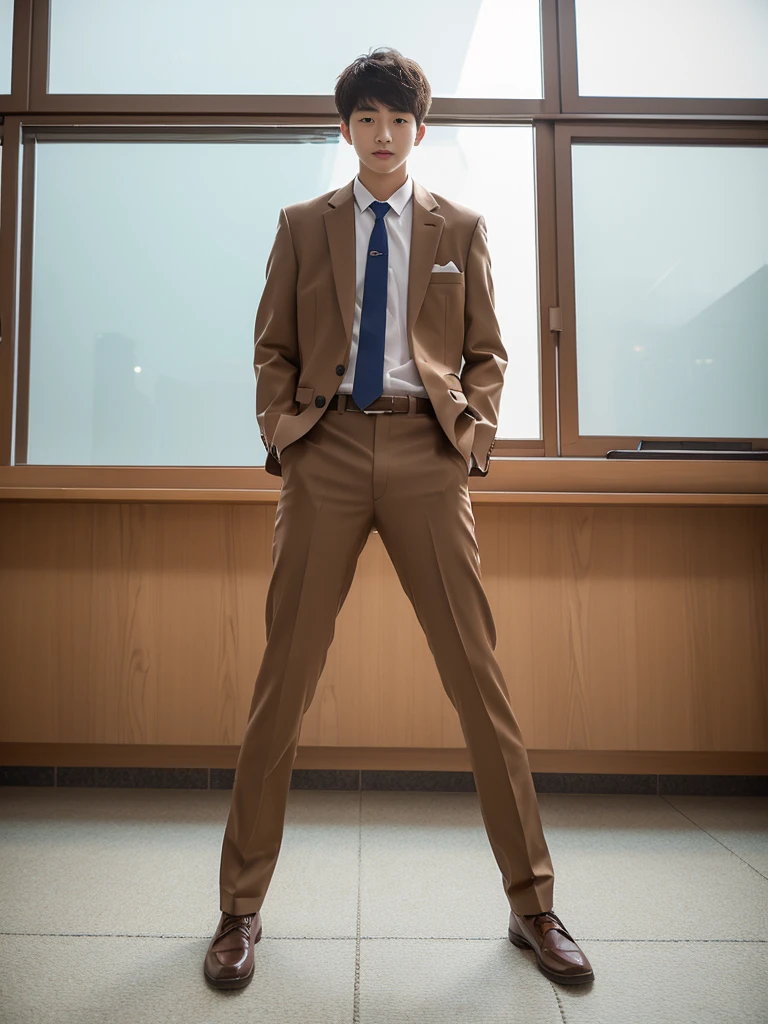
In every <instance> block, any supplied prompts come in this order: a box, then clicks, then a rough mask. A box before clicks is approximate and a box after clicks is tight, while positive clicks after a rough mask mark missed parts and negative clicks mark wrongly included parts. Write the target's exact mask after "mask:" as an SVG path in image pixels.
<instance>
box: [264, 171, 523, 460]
mask: <svg viewBox="0 0 768 1024" xmlns="http://www.w3.org/2000/svg"><path fill="white" fill-rule="evenodd" d="M353 184H354V179H352V181H349V182H348V183H347V184H346V185H343V186H342V187H341V188H340V189H338V190H335V191H333V192H326V193H325V194H324V195H321V196H318V197H317V198H315V199H310V200H307V201H306V202H302V203H294V204H293V205H291V206H286V207H284V208H283V209H281V210H280V216H279V219H278V224H277V234H276V236H275V241H274V244H273V246H272V251H271V252H270V254H269V258H268V260H267V275H266V284H265V286H264V291H263V293H262V296H261V301H260V302H259V308H258V311H257V313H256V326H255V330H254V359H253V367H254V371H255V374H256V418H257V420H258V423H259V430H260V432H261V440H262V441H263V443H264V446H265V448H266V449H267V459H266V464H265V467H264V468H265V469H266V471H267V472H268V473H272V474H273V475H274V476H281V475H282V470H281V467H280V453H281V451H282V450H283V449H284V448H285V447H286V446H287V445H289V444H290V443H291V442H292V441H295V440H297V439H298V438H299V437H301V436H302V434H305V433H306V432H307V431H308V430H309V429H310V428H311V427H313V426H314V424H315V423H316V422H317V421H318V420H319V419H320V417H321V416H322V415H323V409H324V407H325V406H326V405H327V403H328V401H329V400H330V399H331V398H332V397H333V395H334V394H336V391H337V389H338V387H339V384H340V383H341V381H342V378H343V376H344V374H345V373H346V370H347V367H348V365H349V353H350V348H351V344H352V325H353V318H354V309H355V286H356V280H355V272H356V271H355V210H354V202H355V198H354V192H353ZM413 204H414V205H413V232H412V235H411V248H410V264H409V271H408V304H407V312H406V317H407V331H408V347H409V349H410V351H411V355H412V358H413V359H414V360H415V361H416V366H417V369H418V371H419V374H420V376H421V380H422V383H423V385H424V387H425V389H426V391H427V394H428V395H429V398H430V400H431V402H432V405H433V407H434V410H435V414H436V416H437V419H438V421H439V423H440V425H441V427H442V428H443V430H444V431H445V433H446V435H447V436H448V438H449V440H450V441H451V443H452V444H453V445H454V447H455V448H456V449H457V450H458V451H459V452H460V453H461V454H462V455H463V457H464V459H465V461H466V463H467V468H468V470H469V468H470V465H471V459H470V455H471V453H474V455H475V460H476V461H477V466H472V468H471V470H470V475H474V476H486V475H487V474H488V468H489V466H490V456H491V450H492V449H493V446H494V443H495V437H496V428H497V425H498V418H499V405H500V402H501V390H502V386H503V382H504V371H505V369H506V365H507V353H506V350H505V349H504V346H503V345H502V342H501V334H500V331H499V324H498V321H497V319H496V313H495V308H494V290H493V281H492V279H491V260H490V255H489V252H488V243H487V232H486V224H485V219H484V218H483V217H482V216H481V215H480V214H478V213H476V212H475V211H474V210H470V209H468V208H467V207H466V206H461V205H459V204H458V203H453V202H451V201H450V200H449V199H445V198H444V197H443V196H437V195H433V194H432V193H431V192H428V191H427V189H426V188H424V186H423V185H420V184H419V183H418V182H417V181H415V180H414V182H413ZM438 211H439V212H438ZM451 260H452V261H453V263H454V264H455V265H456V266H457V267H458V268H459V271H460V273H451V272H442V273H441V272H433V271H432V267H433V266H434V265H435V264H440V265H441V266H444V265H445V264H447V263H448V262H449V261H451ZM462 356H463V357H464V365H463V367H462Z"/></svg>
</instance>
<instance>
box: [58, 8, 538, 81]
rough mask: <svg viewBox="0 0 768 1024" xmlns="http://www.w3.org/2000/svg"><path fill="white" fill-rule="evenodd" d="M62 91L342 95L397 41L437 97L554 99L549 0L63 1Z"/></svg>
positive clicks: (60, 37)
mask: <svg viewBox="0 0 768 1024" xmlns="http://www.w3.org/2000/svg"><path fill="white" fill-rule="evenodd" d="M50 24H51V45H50V66H49V85H48V89H49V92H50V93H168V94H173V93H175V94H183V93H193V94H194V93H200V94H208V95H214V94H224V95H226V94H229V93H232V94H243V93H245V94H248V93H252V94H257V95H258V94H268V95H272V94H275V93H278V94H281V93H285V94H302V95H330V94H332V93H333V91H334V88H335V86H336V78H337V76H338V75H339V73H340V72H341V71H343V70H344V68H345V67H347V65H348V64H350V63H351V62H352V61H353V60H354V59H355V57H357V56H359V55H362V54H365V53H367V52H368V51H369V50H370V49H371V48H373V47H377V46H393V47H395V48H396V49H398V50H400V52H401V53H403V54H405V56H407V57H411V58H413V59H414V60H416V61H418V63H419V64H420V65H421V66H422V68H423V69H424V73H425V74H426V75H427V77H428V78H429V82H430V85H431V87H432V95H433V96H443V97H453V96H461V97H504V96H514V97H518V98H521V99H526V98H527V99H540V98H541V97H542V95H543V94H542V75H541V33H540V28H539V0H390V2H389V3H388V4H387V5H386V8H382V7H380V6H378V5H376V4H361V3H359V0H336V2H335V3H334V4H332V5H330V6H329V5H327V4H321V3H317V2H316V0H289V2H286V3H273V2H272V0H251V2H245V0H217V2H213V0H110V2H109V3H104V0H51V22H50Z"/></svg>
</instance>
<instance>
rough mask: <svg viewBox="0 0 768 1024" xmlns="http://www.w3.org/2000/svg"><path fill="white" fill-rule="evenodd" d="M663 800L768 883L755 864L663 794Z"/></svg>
mask: <svg viewBox="0 0 768 1024" xmlns="http://www.w3.org/2000/svg"><path fill="white" fill-rule="evenodd" d="M679 795H680V796H685V795H686V794H684V793H681V794H679ZM661 799H662V800H664V801H665V802H666V803H667V804H669V806H670V807H672V808H673V809H674V810H676V811H677V812H678V814H682V816H683V817H684V818H686V819H687V820H688V821H690V823H691V824H692V825H695V826H696V828H698V829H700V830H701V831H702V832H703V833H704V834H705V835H707V836H709V838H710V839H714V841H715V842H716V843H719V844H720V845H721V846H722V847H723V849H724V850H727V851H728V852H729V853H732V854H733V856H734V857H735V858H736V859H737V860H740V861H741V863H742V864H746V866H747V867H748V868H752V870H753V871H754V872H755V874H756V875H759V876H760V877H761V878H762V879H763V880H764V881H766V882H768V875H764V874H763V872H762V871H760V870H759V869H758V868H756V867H755V866H754V864H750V863H749V861H748V860H744V858H743V857H741V856H739V854H738V853H736V851H735V850H732V849H731V848H730V846H728V845H727V844H726V843H724V842H723V841H722V839H718V838H717V836H713V835H712V833H711V832H708V831H707V830H706V829H705V828H704V826H703V825H700V824H699V823H698V821H694V820H693V818H691V817H689V816H688V815H687V814H686V813H685V811H684V810H682V808H680V807H676V806H675V804H673V803H672V801H671V800H669V799H668V798H667V797H666V796H664V795H663V794H662V796H661Z"/></svg>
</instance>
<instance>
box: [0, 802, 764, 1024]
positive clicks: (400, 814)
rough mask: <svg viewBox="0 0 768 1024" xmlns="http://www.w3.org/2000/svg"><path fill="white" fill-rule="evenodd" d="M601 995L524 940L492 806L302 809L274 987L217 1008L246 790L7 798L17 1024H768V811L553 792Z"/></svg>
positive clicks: (266, 958) (569, 921)
mask: <svg viewBox="0 0 768 1024" xmlns="http://www.w3.org/2000/svg"><path fill="white" fill-rule="evenodd" d="M538 799H539V806H540V808H541V814H542V820H543V822H544V828H545V833H546V836H547V841H548V843H549V847H550V852H551V854H552V860H553V863H554V866H555V910H556V912H557V913H558V914H559V916H560V917H561V918H562V919H563V921H564V923H565V925H566V926H567V927H568V928H569V929H570V930H571V931H572V932H573V934H574V937H575V938H576V940H577V942H578V943H579V944H580V945H581V946H582V948H583V949H584V951H585V952H586V954H587V956H588V957H589V958H590V960H591V962H592V966H593V968H594V971H595V981H594V983H592V984H589V985H580V986H572V987H566V986H562V985H557V984H554V983H551V982H550V981H548V980H547V979H546V978H545V977H544V976H543V975H542V974H541V973H540V972H539V971H538V970H537V968H536V965H535V957H534V954H533V952H532V951H530V950H520V949H517V948H515V947H514V946H512V945H511V943H510V942H509V941H508V940H507V937H506V932H507V921H508V916H509V915H508V904H507V901H506V898H505V896H504V893H503V889H502V886H501V876H500V874H499V871H498V868H497V866H496V862H495V860H494V858H493V855H492V853H491V849H490V845H489V844H488V840H487V837H486V834H485V830H484V828H483V824H482V818H481V815H480V809H479V805H478V802H477V796H476V794H474V793H441V792H367V791H358V792H329V791H322V790H320V791H304V790H291V792H290V797H289V803H288V813H287V817H286V829H285V836H284V839H283V846H282V850H281V853H280V859H279V860H278V864H277V868H276V871H275V874H274V876H273V879H272V884H271V886H270V889H269V893H268V895H267V899H266V901H265V904H264V907H263V908H262V921H263V926H264V934H263V938H262V940H261V942H260V943H259V944H258V945H257V946H256V974H255V977H254V980H253V981H252V982H251V984H250V985H249V986H248V987H247V988H245V989H243V990H242V991H235V992H217V991H214V990H212V989H210V988H209V987H208V986H207V985H206V983H205V981H204V978H203V973H202V964H203V958H204V955H205V951H206V949H207V947H208V943H209V941H210V937H211V934H212V932H213V929H214V928H215V926H216V923H217V921H218V918H219V909H218V866H219V853H220V849H221V839H222V835H223V830H224V824H225V822H226V817H227V812H228V809H229V803H230V800H231V792H230V791H228V790H222V791H216V790H208V791H183V790H181V791H179V790H169V789H155V790H147V789H86V788H83V789H78V788H55V789H54V788H35V787H26V786H18V787H16V786H7V787H3V788H0V908H1V909H0V932H1V933H2V934H0V949H2V964H1V966H0V1022H2V1024H28V1022H29V1024H33V1022H34V1024H54V1022H56V1024H106V1022H109V1024H123V1022H125V1024H143V1022H148V1024H149V1022H151V1024H160V1022H162V1024H176V1022H179V1024H182V1022H183V1024H189V1022H195V1024H198V1022H203V1024H209V1022H222V1024H224V1022H240V1021H248V1022H259V1021H269V1022H270V1024H293V1022H297V1024H298V1022H301V1024H326V1022H333V1024H336V1022H339V1024H341V1022H343V1024H355V1022H361V1024H405V1022H408V1024H410V1022H414V1024H432V1022H434V1024H453V1022H462V1024H470V1022H483V1024H495V1022H502V1021H504V1022H506V1021H521V1022H525V1024H539V1022H542V1024H544V1022H546V1024H550V1022H552V1024H557V1022H563V1021H566V1022H569V1024H571V1022H572V1024H629V1022H632V1024H635V1022H637V1024H641V1022H648V1024H688V1022H691V1024H710V1022H711V1024H730V1022H731V1021H733V1022H734V1024H736V1022H738V1024H751V1022H754V1024H758V1022H759V1024H766V1022H767V1021H768V797H747V796H731V797H725V796H654V795H618V794H617V795H613V794H612V795H600V794H571V793H569V794H555V793H539V794H538Z"/></svg>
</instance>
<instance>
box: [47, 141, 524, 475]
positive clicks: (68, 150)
mask: <svg viewBox="0 0 768 1024" xmlns="http://www.w3.org/2000/svg"><path fill="white" fill-rule="evenodd" d="M338 139H339V136H338V135H333V136H331V138H330V140H329V141H328V142H327V143H326V144H322V142H321V143H319V144H318V143H314V144H301V143H293V144H291V143H287V142H286V143H284V144H275V143H272V142H265V141H262V142H261V144H251V143H249V142H246V141H244V142H239V143H231V142H230V143H226V144H223V143H211V142H205V143H193V142H177V143H168V142H158V143H144V142H142V143H132V142H59V141H56V142H46V141H45V140H44V138H43V139H42V140H40V141H39V142H38V145H37V154H36V182H35V197H36V206H35V218H34V248H33V280H32V319H31V332H32V333H31V366H30V374H31V379H30V410H29V453H28V462H29V463H31V464H56V465H62V464H63V465H66V464H72V465H190V466H206V465H208V466H214V465H230V466H252V465H262V464H263V462H264V456H265V452H264V447H263V445H262V443H261V439H260V437H259V430H258V424H257V422H256V410H255V383H254V374H253V329H254V321H255V317H256V309H257V307H258V303H259V299H260V297H261V293H262V290H263V287H264V276H265V269H266V262H267V256H268V254H269V251H270V248H271V246H272V243H273V241H274V238H275V231H276V228H277V220H278V214H279V210H280V207H281V206H286V205H288V204H290V203H293V202H298V201H300V200H304V199H308V198H310V197H312V196H316V195H320V194H322V193H324V192H327V191H329V190H330V189H332V188H338V187H340V186H341V185H343V184H344V183H345V182H348V181H350V180H351V179H352V178H353V177H354V175H355V174H356V173H357V170H358V166H359V162H358V159H357V156H356V155H355V151H354V149H353V148H352V147H351V146H348V145H347V144H346V143H343V144H342V145H339V144H338ZM532 142H533V140H532V129H531V128H530V127H529V126H524V127H516V126H515V127H486V128H471V127H468V128H455V127H438V126H430V127H428V128H427V135H426V136H425V139H424V142H423V143H422V144H421V146H419V147H418V149H417V150H415V151H414V156H416V155H418V159H412V160H411V161H409V170H410V172H411V173H412V174H413V176H414V177H415V178H416V180H417V181H420V182H421V183H422V184H424V185H426V187H427V188H431V189H434V191H435V192H438V193H440V194H445V195H447V196H450V197H451V198H452V199H454V200H455V201H457V202H460V203H463V204H464V205H467V206H470V207H472V208H474V209H478V210H479V211H481V212H483V213H485V214H486V217H487V223H488V231H489V244H490V245H491V252H492V258H493V270H494V277H495V280H496V289H497V298H498V310H499V318H500V320H501V321H502V331H503V335H504V338H505V343H506V344H507V347H508V348H510V349H511V352H510V369H509V372H508V380H509V384H508V385H507V386H505V389H504V393H503V403H504V404H503V406H502V422H503V424H505V425H506V429H507V430H509V429H515V428H516V427H517V426H518V425H519V427H520V430H521V433H522V435H523V436H531V437H538V436H539V431H538V425H539V407H538V393H539V381H538V343H537V330H538V323H537V319H538V318H537V311H536V305H537V304H536V254H535V232H534V194H533V174H532V167H533V155H532ZM502 193H505V194H506V200H505V202H504V203H499V202H493V203H491V202H490V198H491V197H498V196H499V195H501V194H502ZM506 240H508V241H506Z"/></svg>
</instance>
